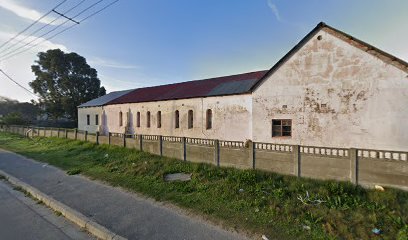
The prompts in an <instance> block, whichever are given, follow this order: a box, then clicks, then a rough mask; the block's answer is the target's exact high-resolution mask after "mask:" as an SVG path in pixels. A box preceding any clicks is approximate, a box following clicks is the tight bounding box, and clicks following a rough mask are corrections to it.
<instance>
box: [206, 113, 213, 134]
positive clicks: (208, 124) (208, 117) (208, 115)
mask: <svg viewBox="0 0 408 240" xmlns="http://www.w3.org/2000/svg"><path fill="white" fill-rule="evenodd" d="M211 128H212V110H211V109H207V113H206V129H211Z"/></svg>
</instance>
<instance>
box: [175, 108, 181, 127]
mask: <svg viewBox="0 0 408 240" xmlns="http://www.w3.org/2000/svg"><path fill="white" fill-rule="evenodd" d="M174 127H175V128H179V127H180V113H179V111H178V110H176V111H175V112H174Z"/></svg>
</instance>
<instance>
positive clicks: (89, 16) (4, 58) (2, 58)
mask: <svg viewBox="0 0 408 240" xmlns="http://www.w3.org/2000/svg"><path fill="white" fill-rule="evenodd" d="M102 1H103V0H100V1H98V2H96V3H94V4H93V5H91V6H90V7H88V8H87V9H85V10H83V11H81V12H80V13H79V14H77V15H76V16H74V17H73V18H75V17H78V16H79V15H81V14H82V13H84V12H85V11H87V10H89V9H90V8H91V7H93V6H95V5H96V4H98V3H100V2H102ZM118 1H119V0H115V1H113V2H111V3H109V4H107V5H106V6H104V7H103V8H101V9H99V10H97V11H95V12H93V13H92V14H89V15H88V16H86V17H84V18H83V19H81V20H80V21H78V22H79V23H82V22H84V21H85V20H87V19H89V18H91V17H93V16H95V15H96V14H98V13H100V12H102V11H103V10H105V9H107V8H108V7H110V6H112V5H113V4H115V3H116V2H118ZM68 21H69V20H67V21H65V22H64V23H63V24H65V23H66V22H68ZM77 25H78V24H76V23H75V24H73V25H71V26H69V27H67V28H65V29H63V30H61V31H59V32H57V33H56V34H54V35H52V36H50V37H48V38H45V39H43V40H42V41H40V42H38V43H36V44H32V45H31V46H29V47H28V48H25V49H23V50H22V51H19V52H15V51H13V52H14V54H11V52H9V53H8V54H6V55H3V56H2V57H0V61H5V60H7V59H10V58H12V57H14V56H16V55H19V54H21V53H23V52H25V51H28V50H30V49H32V48H33V47H36V46H38V45H40V44H41V43H43V42H45V41H48V40H51V39H52V38H54V37H56V36H58V35H60V34H62V33H64V32H66V31H68V30H70V29H71V28H73V27H75V26H77ZM54 30H56V28H54V29H53V30H51V31H48V32H47V34H48V33H50V32H52V31H54ZM43 35H45V34H43ZM30 43H31V42H30ZM30 43H29V44H30ZM29 44H26V45H25V46H28V45H29ZM25 46H24V47H25ZM18 49H21V47H20V48H18Z"/></svg>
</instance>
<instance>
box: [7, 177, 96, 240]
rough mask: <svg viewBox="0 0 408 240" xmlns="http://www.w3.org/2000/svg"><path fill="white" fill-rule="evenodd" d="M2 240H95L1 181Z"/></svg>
mask: <svg viewBox="0 0 408 240" xmlns="http://www.w3.org/2000/svg"><path fill="white" fill-rule="evenodd" d="M0 216H1V217H0V238H1V239H5V240H6V239H19V240H23V239H42V240H46V239H50V240H51V239H52V240H53V239H60V240H69V239H76V240H77V239H78V240H80V239H94V238H93V237H92V236H90V235H89V234H88V233H86V232H83V231H81V229H80V228H79V227H78V226H77V225H75V224H74V223H71V222H68V221H67V220H66V219H65V218H64V217H62V216H57V215H56V214H55V213H54V212H53V211H52V210H51V209H49V208H47V207H45V206H44V205H41V204H38V203H37V202H35V201H34V200H33V199H31V198H29V197H26V196H25V195H24V194H23V193H22V192H19V191H17V190H14V189H13V187H12V186H11V185H10V184H9V183H7V182H6V181H0Z"/></svg>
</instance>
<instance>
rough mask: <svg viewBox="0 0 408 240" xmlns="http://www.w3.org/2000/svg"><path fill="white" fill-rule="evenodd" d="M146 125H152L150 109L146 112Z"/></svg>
mask: <svg viewBox="0 0 408 240" xmlns="http://www.w3.org/2000/svg"><path fill="white" fill-rule="evenodd" d="M146 127H148V128H149V127H150V112H149V111H148V112H147V114H146Z"/></svg>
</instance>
